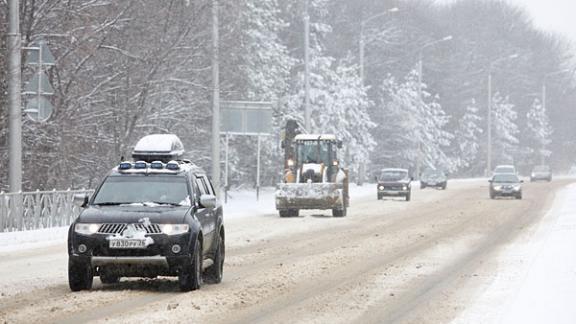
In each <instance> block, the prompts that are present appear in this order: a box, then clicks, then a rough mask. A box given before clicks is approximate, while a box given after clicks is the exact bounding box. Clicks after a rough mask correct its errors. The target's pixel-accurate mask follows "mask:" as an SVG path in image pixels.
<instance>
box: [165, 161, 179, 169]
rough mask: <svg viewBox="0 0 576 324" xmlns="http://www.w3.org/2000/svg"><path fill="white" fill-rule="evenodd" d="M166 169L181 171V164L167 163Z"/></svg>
mask: <svg viewBox="0 0 576 324" xmlns="http://www.w3.org/2000/svg"><path fill="white" fill-rule="evenodd" d="M166 169H168V170H179V169H180V164H178V162H176V161H170V162H168V163H166Z"/></svg>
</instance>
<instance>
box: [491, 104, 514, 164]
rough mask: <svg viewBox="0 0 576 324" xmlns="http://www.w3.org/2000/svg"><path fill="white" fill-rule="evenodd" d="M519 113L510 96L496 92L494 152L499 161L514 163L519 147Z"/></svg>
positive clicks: (493, 120)
mask: <svg viewBox="0 0 576 324" xmlns="http://www.w3.org/2000/svg"><path fill="white" fill-rule="evenodd" d="M517 118H518V114H517V113H516V111H514V104H512V103H510V99H509V98H508V97H505V98H504V97H502V96H501V95H500V93H496V94H495V95H494V97H493V98H492V127H493V128H492V134H493V136H492V141H493V142H492V145H493V149H492V154H493V160H494V161H497V162H498V163H513V162H514V154H515V152H516V151H517V149H518V143H519V141H518V137H517V136H518V133H519V130H518V125H517V124H516V119H517Z"/></svg>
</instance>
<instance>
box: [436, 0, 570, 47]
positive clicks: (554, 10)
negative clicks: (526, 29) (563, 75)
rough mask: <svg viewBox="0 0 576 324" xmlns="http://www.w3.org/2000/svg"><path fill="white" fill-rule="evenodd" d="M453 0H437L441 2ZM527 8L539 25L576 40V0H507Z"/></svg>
mask: <svg viewBox="0 0 576 324" xmlns="http://www.w3.org/2000/svg"><path fill="white" fill-rule="evenodd" d="M451 1H452V0H437V2H439V3H443V2H451ZM507 1H509V2H510V3H514V4H516V5H518V6H520V7H524V8H526V10H528V12H529V13H530V15H532V17H533V19H534V23H535V24H536V25H537V27H539V28H541V29H544V30H547V31H553V32H558V33H561V34H563V35H565V36H566V37H568V38H569V39H571V40H572V41H573V42H576V16H575V15H576V0H507Z"/></svg>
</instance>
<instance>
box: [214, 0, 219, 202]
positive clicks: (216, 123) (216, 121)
mask: <svg viewBox="0 0 576 324" xmlns="http://www.w3.org/2000/svg"><path fill="white" fill-rule="evenodd" d="M218 45H219V33H218V0H212V89H213V92H212V182H213V184H214V190H215V191H216V196H218V197H219V196H220V66H219V59H220V58H219V49H218Z"/></svg>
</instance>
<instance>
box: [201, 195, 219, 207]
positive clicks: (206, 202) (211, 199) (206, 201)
mask: <svg viewBox="0 0 576 324" xmlns="http://www.w3.org/2000/svg"><path fill="white" fill-rule="evenodd" d="M200 206H201V207H204V208H214V207H216V196H214V195H202V196H200Z"/></svg>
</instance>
